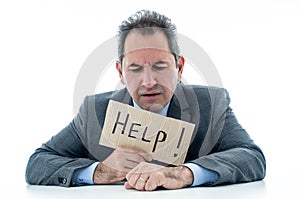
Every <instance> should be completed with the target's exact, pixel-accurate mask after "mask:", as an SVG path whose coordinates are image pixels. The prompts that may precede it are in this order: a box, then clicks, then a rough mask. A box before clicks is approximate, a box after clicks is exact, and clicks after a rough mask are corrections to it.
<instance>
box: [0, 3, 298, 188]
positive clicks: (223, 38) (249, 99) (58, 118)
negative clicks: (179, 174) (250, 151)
mask: <svg viewBox="0 0 300 199" xmlns="http://www.w3.org/2000/svg"><path fill="white" fill-rule="evenodd" d="M126 2H127V3H126ZM195 2H197V3H195ZM140 9H153V10H156V11H158V12H161V13H164V14H165V15H166V16H168V17H170V18H171V19H172V21H173V22H174V23H175V24H176V25H177V27H178V32H179V33H181V34H183V35H185V36H187V37H189V38H190V39H192V40H193V41H195V42H196V43H198V44H199V45H200V46H201V47H202V48H203V49H204V50H205V52H206V53H207V54H208V55H209V56H210V58H211V59H212V60H213V62H214V64H215V66H216V67H217V70H218V71H219V73H220V75H221V78H222V81H223V86H224V87H225V88H226V89H227V90H228V91H229V93H230V96H231V99H232V103H231V107H232V108H233V109H234V111H235V113H236V116H237V118H238V120H239V122H240V123H241V124H242V125H243V127H244V128H246V129H247V131H248V132H249V134H250V136H251V137H252V138H253V139H254V140H255V142H256V143H257V144H258V145H259V146H260V147H261V148H262V149H263V151H264V153H265V156H266V158H267V177H266V181H268V180H270V179H272V178H276V177H277V176H281V177H282V176H284V177H287V178H286V179H287V180H286V181H288V179H289V177H292V179H299V177H300V172H299V170H298V168H300V161H299V154H298V153H299V151H300V148H299V140H298V139H299V134H300V132H299V123H300V121H299V112H300V107H299V101H300V95H299V88H298V87H299V83H300V81H299V77H298V76H299V72H298V71H299V70H298V68H299V67H300V59H299V54H300V36H299V35H300V12H299V11H300V2H299V1H297V0H274V1H266V0H252V1H241V0H227V1H223V0H211V1H189V0H185V1H174V0H164V1H145V0H138V1H115V0H109V1H96V0H93V1H92V0H85V1H75V0H51V1H50V0H47V1H39V0H36V1H34V0H28V1H22V0H19V1H17V0H11V1H1V2H0V56H1V57H0V91H1V98H0V100H1V103H0V107H1V109H0V111H1V112H0V113H1V114H0V119H1V120H0V121H1V144H0V147H1V148H0V149H1V150H0V151H1V164H0V165H1V166H0V171H1V175H0V176H1V182H0V183H1V184H16V183H17V184H19V183H20V184H23V185H24V186H25V185H26V184H25V180H24V172H25V167H26V163H27V160H28V158H29V156H30V155H31V153H33V151H34V150H35V149H36V148H37V147H39V146H40V145H41V144H42V143H43V142H45V141H47V140H48V139H50V137H51V136H52V135H54V134H56V133H57V132H58V131H60V130H61V129H62V128H64V127H65V126H66V125H67V124H68V123H69V122H70V121H71V120H72V118H73V116H74V113H73V92H74V86H75V82H76V78H77V75H78V73H79V71H80V69H81V67H82V64H83V63H84V61H85V60H86V58H87V57H88V56H89V55H90V53H91V52H92V51H93V50H94V49H95V48H96V47H98V46H99V45H101V43H102V42H104V41H106V40H107V39H110V38H111V37H112V36H114V35H116V32H117V28H118V25H119V24H120V22H121V21H122V20H124V19H126V18H127V17H128V16H130V15H131V14H133V13H134V12H135V11H137V10H140ZM99 64H100V65H101V63H99ZM187 67H188V66H187ZM112 71H113V72H111V73H110V74H107V75H110V76H109V78H108V79H109V81H111V82H109V83H107V84H105V85H103V86H105V87H103V88H102V87H101V86H100V85H99V87H98V90H97V91H95V92H100V91H102V90H106V89H110V88H109V87H107V86H108V85H112V87H111V88H112V89H113V88H114V87H115V85H116V84H117V80H118V75H117V73H116V72H114V70H112ZM188 76H189V74H188V73H184V77H185V78H186V79H188ZM191 83H198V82H191ZM200 83H201V82H200ZM285 183H287V182H284V183H283V186H284V184H285Z"/></svg>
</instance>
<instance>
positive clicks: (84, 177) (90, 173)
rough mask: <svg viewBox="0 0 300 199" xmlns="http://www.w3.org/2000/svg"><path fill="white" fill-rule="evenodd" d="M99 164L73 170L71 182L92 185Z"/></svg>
mask: <svg viewBox="0 0 300 199" xmlns="http://www.w3.org/2000/svg"><path fill="white" fill-rule="evenodd" d="M98 163H99V162H95V163H93V164H91V165H90V166H87V167H83V168H80V169H77V170H75V172H74V173H73V176H72V181H73V183H75V184H78V185H82V184H94V180H93V177H94V171H95V169H96V166H97V165H98Z"/></svg>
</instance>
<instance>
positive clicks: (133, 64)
mask: <svg viewBox="0 0 300 199" xmlns="http://www.w3.org/2000/svg"><path fill="white" fill-rule="evenodd" d="M167 63H168V62H167V61H162V60H160V61H157V62H154V63H153V64H151V66H154V65H157V64H167ZM141 66H142V67H143V65H140V64H136V63H132V64H129V66H128V67H141Z"/></svg>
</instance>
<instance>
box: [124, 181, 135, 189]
mask: <svg viewBox="0 0 300 199" xmlns="http://www.w3.org/2000/svg"><path fill="white" fill-rule="evenodd" d="M124 186H125V188H126V189H133V187H132V186H131V185H130V184H129V182H125V184H124Z"/></svg>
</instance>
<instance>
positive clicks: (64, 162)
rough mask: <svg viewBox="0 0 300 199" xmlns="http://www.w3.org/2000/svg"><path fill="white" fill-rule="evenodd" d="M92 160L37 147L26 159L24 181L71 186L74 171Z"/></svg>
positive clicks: (35, 183) (36, 183)
mask: <svg viewBox="0 0 300 199" xmlns="http://www.w3.org/2000/svg"><path fill="white" fill-rule="evenodd" d="M93 162H94V161H93V160H90V159H86V158H76V159H72V158H68V157H61V156H58V155H54V154H49V153H48V152H45V151H41V149H37V150H36V152H35V153H34V154H33V155H32V156H31V157H30V159H29V161H28V164H27V168H26V174H25V177H26V181H27V183H28V184H34V185H59V186H66V187H67V186H71V185H72V175H73V173H74V171H75V170H76V169H78V168H81V167H85V166H88V165H90V164H92V163H93Z"/></svg>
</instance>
